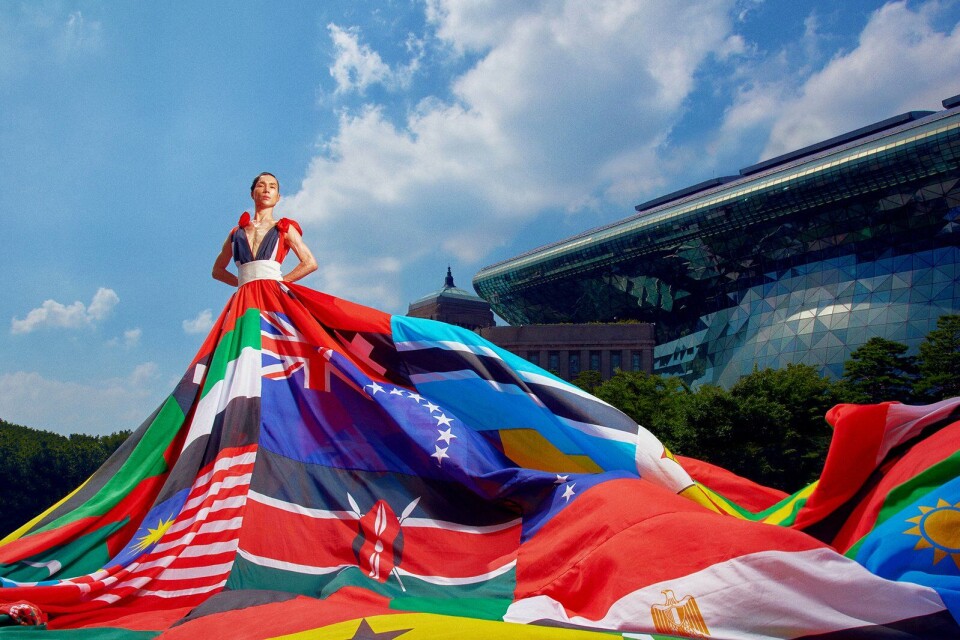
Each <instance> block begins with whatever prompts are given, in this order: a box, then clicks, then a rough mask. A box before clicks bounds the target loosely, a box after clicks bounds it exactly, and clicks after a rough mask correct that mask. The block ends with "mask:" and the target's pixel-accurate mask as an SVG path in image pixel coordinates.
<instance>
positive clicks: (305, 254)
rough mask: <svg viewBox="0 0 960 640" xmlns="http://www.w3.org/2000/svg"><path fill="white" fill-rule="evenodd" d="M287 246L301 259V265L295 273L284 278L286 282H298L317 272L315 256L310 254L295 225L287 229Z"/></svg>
mask: <svg viewBox="0 0 960 640" xmlns="http://www.w3.org/2000/svg"><path fill="white" fill-rule="evenodd" d="M287 246H289V247H290V248H291V249H293V252H294V253H295V254H297V257H298V258H299V259H300V264H298V265H297V266H296V267H295V268H294V270H293V271H291V272H290V273H288V274H287V275H285V276H283V280H284V281H285V282H296V281H297V280H299V279H300V278H302V277H304V276H308V275H310V274H311V273H313V272H314V271H316V270H317V261H316V259H315V258H314V257H313V254H312V253H310V249H309V248H308V247H307V245H306V244H305V243H304V242H303V237H301V235H300V233H299V232H298V231H297V230H296V229H295V228H294V227H293V225H290V228H289V229H287Z"/></svg>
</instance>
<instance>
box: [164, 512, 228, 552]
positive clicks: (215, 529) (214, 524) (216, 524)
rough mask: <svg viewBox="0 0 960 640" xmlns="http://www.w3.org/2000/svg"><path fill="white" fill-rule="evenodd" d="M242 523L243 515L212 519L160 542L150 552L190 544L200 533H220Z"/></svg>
mask: <svg viewBox="0 0 960 640" xmlns="http://www.w3.org/2000/svg"><path fill="white" fill-rule="evenodd" d="M241 524H243V516H237V517H234V518H229V519H225V520H211V521H210V522H205V523H204V524H202V525H200V526H199V527H198V528H196V529H191V530H189V531H187V532H186V533H185V534H184V535H183V536H181V537H180V538H177V539H175V540H170V541H166V542H163V543H161V544H158V545H157V546H156V547H154V548H153V550H152V551H151V552H150V553H151V555H155V554H160V553H164V552H166V551H169V550H171V549H174V548H176V547H181V546H184V545H188V544H190V543H191V542H193V540H194V539H195V538H196V537H197V536H198V535H201V534H205V533H220V532H223V531H231V530H234V529H239V528H240V525H241Z"/></svg>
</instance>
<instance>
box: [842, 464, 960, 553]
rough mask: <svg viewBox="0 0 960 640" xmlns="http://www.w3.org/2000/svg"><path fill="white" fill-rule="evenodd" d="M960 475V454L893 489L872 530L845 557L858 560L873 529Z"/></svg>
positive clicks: (888, 494) (884, 501)
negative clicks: (858, 555) (862, 547)
mask: <svg viewBox="0 0 960 640" xmlns="http://www.w3.org/2000/svg"><path fill="white" fill-rule="evenodd" d="M958 475H960V452H958V453H954V454H953V455H951V456H949V457H948V458H944V459H943V460H941V461H940V462H938V463H937V464H935V465H933V466H931V467H929V468H928V469H926V470H925V471H923V472H921V473H918V474H917V475H915V476H914V477H912V478H910V479H909V480H907V481H906V482H904V483H902V484H899V485H897V486H896V487H894V488H893V489H891V490H890V492H889V493H887V496H886V498H884V500H883V506H882V507H880V512H879V513H878V514H877V521H876V522H875V523H874V524H873V527H872V528H871V530H870V531H869V532H867V533H866V534H865V535H864V536H863V537H862V538H860V539H859V540H858V541H857V542H856V544H854V545H853V546H852V547H850V549H849V550H848V551H847V552H846V554H844V555H846V556H847V557H849V558H856V556H857V552H858V551H859V550H860V547H861V546H863V543H864V541H866V539H867V538H868V537H870V534H871V533H872V532H873V529H876V528H877V527H879V526H880V525H882V524H883V523H884V522H886V521H887V520H889V519H890V518H892V517H894V516H895V515H896V514H898V513H900V512H901V511H903V510H904V509H905V508H907V507H909V506H910V505H911V504H913V503H914V502H916V501H917V500H919V499H920V498H922V497H923V496H925V495H927V494H928V493H930V492H931V491H933V490H935V489H937V488H938V487H941V486H943V485H944V484H946V483H947V482H949V481H950V480H953V479H954V478H956V477H957V476H958Z"/></svg>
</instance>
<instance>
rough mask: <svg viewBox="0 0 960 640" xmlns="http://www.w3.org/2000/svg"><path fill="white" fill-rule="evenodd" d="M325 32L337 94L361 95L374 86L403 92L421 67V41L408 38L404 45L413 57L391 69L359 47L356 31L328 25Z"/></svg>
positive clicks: (379, 58) (376, 54)
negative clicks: (331, 53)
mask: <svg viewBox="0 0 960 640" xmlns="http://www.w3.org/2000/svg"><path fill="white" fill-rule="evenodd" d="M327 31H328V32H329V33H330V40H331V41H332V42H333V47H334V52H335V57H334V61H333V64H332V65H331V66H330V75H331V76H333V79H334V80H336V81H337V88H336V93H348V92H350V91H357V92H358V93H361V94H362V93H363V92H364V90H365V89H366V88H367V87H369V86H370V85H373V84H382V85H384V86H386V87H387V88H403V87H406V86H407V85H408V84H409V83H410V79H411V78H412V77H413V74H414V73H416V71H417V69H419V67H420V59H421V57H422V56H423V41H422V40H419V39H417V38H415V37H413V36H410V37H408V38H407V42H406V48H407V51H408V52H410V53H411V54H413V58H412V59H411V61H410V62H409V63H407V64H406V65H398V66H397V67H396V68H395V69H391V68H390V66H389V65H387V64H386V63H385V62H384V61H383V58H381V57H380V54H379V53H377V52H376V51H374V50H373V49H371V48H370V47H369V46H367V45H365V44H361V43H360V30H359V29H358V28H357V27H348V28H346V29H344V28H341V27H339V26H337V25H335V24H332V23H331V24H328V25H327Z"/></svg>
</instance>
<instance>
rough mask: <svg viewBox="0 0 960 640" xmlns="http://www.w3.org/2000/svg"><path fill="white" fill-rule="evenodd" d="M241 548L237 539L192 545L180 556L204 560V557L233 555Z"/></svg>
mask: <svg viewBox="0 0 960 640" xmlns="http://www.w3.org/2000/svg"><path fill="white" fill-rule="evenodd" d="M239 546H240V540H239V539H237V538H232V539H230V540H227V541H226V542H214V543H212V544H197V545H190V546H189V547H187V548H186V549H184V550H183V551H181V552H180V553H179V554H178V555H179V556H180V557H181V558H202V557H204V556H215V555H219V554H221V553H233V552H234V551H236V550H237V547H239Z"/></svg>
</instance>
